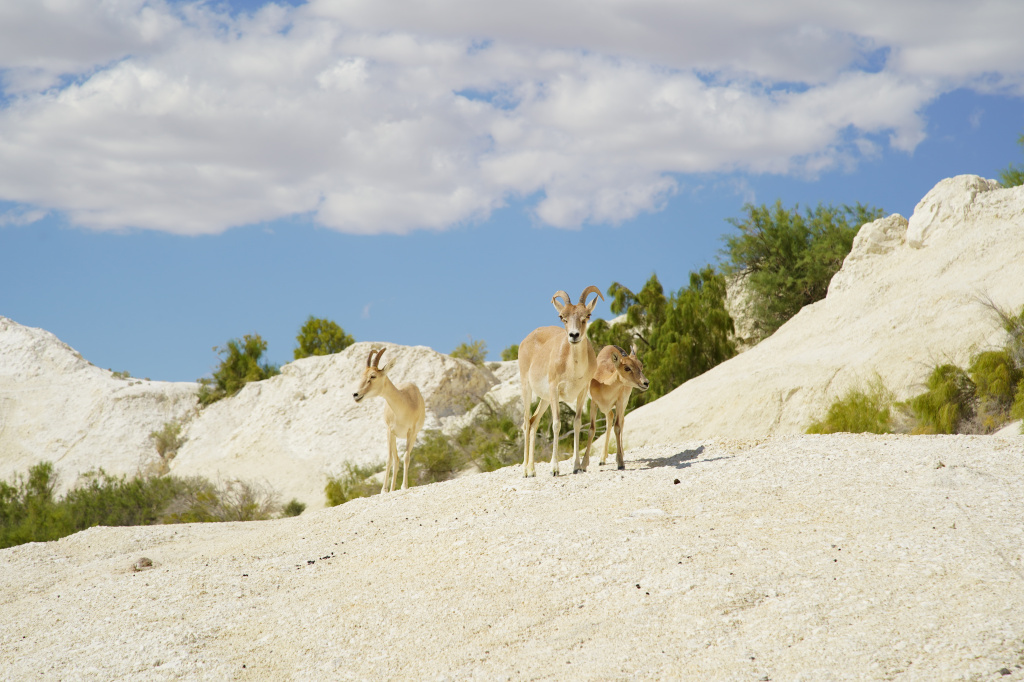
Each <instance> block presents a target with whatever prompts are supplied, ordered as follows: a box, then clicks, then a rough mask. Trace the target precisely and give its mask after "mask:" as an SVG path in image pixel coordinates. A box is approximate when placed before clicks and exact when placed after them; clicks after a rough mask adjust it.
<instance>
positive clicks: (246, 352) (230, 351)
mask: <svg viewBox="0 0 1024 682" xmlns="http://www.w3.org/2000/svg"><path fill="white" fill-rule="evenodd" d="M214 350H216V351H217V354H218V355H220V356H221V361H220V365H219V366H218V367H217V369H216V370H214V372H213V378H212V379H206V378H203V379H200V380H199V384H200V385H199V403H200V404H202V405H209V404H211V403H214V402H217V401H218V400H220V399H221V398H227V397H230V396H233V395H234V394H236V393H238V392H239V391H240V390H242V387H243V386H245V385H246V384H247V383H249V382H251V381H263V380H264V379H269V378H270V377H272V376H276V375H278V374H280V373H281V371H280V369H279V368H278V366H277V365H272V364H270V363H267V362H260V361H261V360H262V358H263V354H264V353H265V352H266V350H267V342H266V341H264V340H263V339H262V338H261V337H260V335H259V334H255V335H251V336H250V335H249V334H246V335H245V336H244V337H242V338H241V339H231V340H230V341H228V342H227V344H225V345H224V347H223V348H216V349H214Z"/></svg>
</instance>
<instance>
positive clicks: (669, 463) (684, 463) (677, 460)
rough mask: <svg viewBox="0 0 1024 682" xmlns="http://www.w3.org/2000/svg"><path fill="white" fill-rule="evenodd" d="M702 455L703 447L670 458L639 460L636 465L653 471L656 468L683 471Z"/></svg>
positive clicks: (684, 451) (678, 453)
mask: <svg viewBox="0 0 1024 682" xmlns="http://www.w3.org/2000/svg"><path fill="white" fill-rule="evenodd" d="M703 453H704V446H703V445H701V446H700V447H697V448H694V449H692V450H683V451H682V452H677V453H676V454H674V455H672V456H671V457H658V458H656V459H640V460H637V462H638V463H640V464H643V465H646V468H648V469H654V468H656V467H675V468H676V469H685V468H686V467H688V466H690V465H691V464H692V462H693V460H695V459H697V458H698V457H700V456H701V455H702V454H703Z"/></svg>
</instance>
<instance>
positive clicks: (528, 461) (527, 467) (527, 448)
mask: <svg viewBox="0 0 1024 682" xmlns="http://www.w3.org/2000/svg"><path fill="white" fill-rule="evenodd" d="M520 380H521V381H522V386H523V476H524V477H530V476H536V475H537V473H536V472H535V471H534V470H533V458H532V457H531V456H530V455H531V454H532V451H533V437H532V436H530V434H531V433H532V428H533V416H532V415H531V414H530V403H531V402H532V401H533V392H532V391H531V390H530V382H529V380H528V379H527V378H526V377H525V376H522V375H521V376H520Z"/></svg>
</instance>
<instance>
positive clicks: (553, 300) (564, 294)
mask: <svg viewBox="0 0 1024 682" xmlns="http://www.w3.org/2000/svg"><path fill="white" fill-rule="evenodd" d="M559 296H561V297H562V299H563V300H564V301H565V304H564V305H562V306H559V305H558V304H557V303H555V299H557V298H558V297H559ZM571 302H572V299H571V298H569V294H567V293H565V292H564V291H556V292H555V295H554V296H552V297H551V303H552V304H554V305H555V306H556V307H558V308H559V309H561V308H563V307H565V306H566V305H569V303H571Z"/></svg>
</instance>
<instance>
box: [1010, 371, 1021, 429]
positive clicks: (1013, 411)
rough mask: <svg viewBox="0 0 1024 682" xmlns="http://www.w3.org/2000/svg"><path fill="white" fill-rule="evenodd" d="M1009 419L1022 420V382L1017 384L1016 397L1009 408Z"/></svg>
mask: <svg viewBox="0 0 1024 682" xmlns="http://www.w3.org/2000/svg"><path fill="white" fill-rule="evenodd" d="M1010 418H1011V419H1024V381H1022V382H1020V383H1019V384H1017V395H1016V396H1014V399H1013V405H1011V406H1010ZM1021 433H1024V424H1021Z"/></svg>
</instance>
